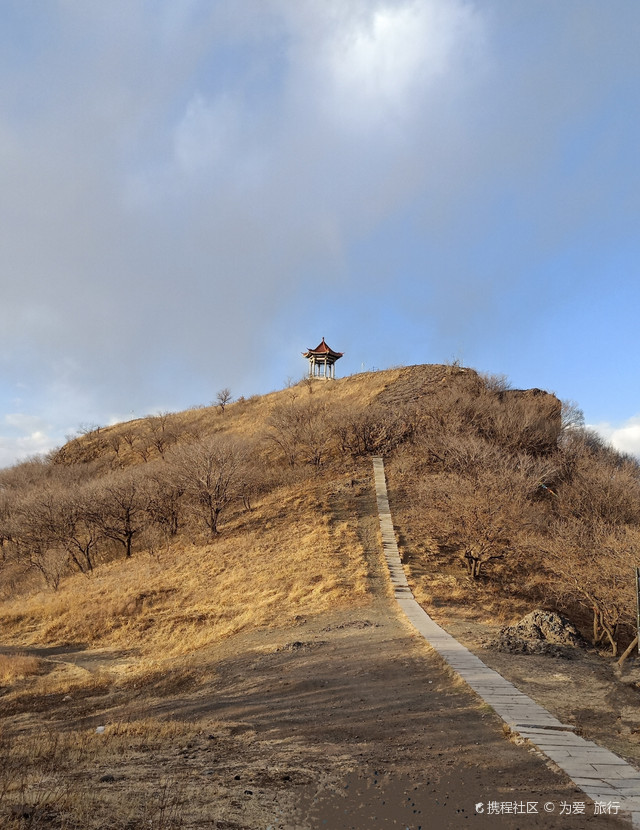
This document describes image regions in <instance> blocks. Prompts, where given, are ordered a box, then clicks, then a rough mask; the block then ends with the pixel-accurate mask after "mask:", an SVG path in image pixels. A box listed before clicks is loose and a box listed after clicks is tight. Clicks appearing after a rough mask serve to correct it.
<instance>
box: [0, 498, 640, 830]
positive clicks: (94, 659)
mask: <svg viewBox="0 0 640 830" xmlns="http://www.w3.org/2000/svg"><path fill="white" fill-rule="evenodd" d="M360 527H361V534H362V541H363V546H364V548H365V551H366V554H367V557H368V560H369V568H370V580H371V588H372V600H371V602H370V604H368V605H366V606H363V607H359V608H353V609H347V610H336V611H334V612H333V613H329V614H324V615H322V616H318V617H314V618H309V619H303V618H299V619H298V620H297V621H296V624H295V626H293V627H289V628H284V627H283V628H281V629H270V630H261V631H253V632H247V633H244V634H240V635H237V636H235V637H234V638H233V639H231V640H228V641H226V642H225V643H223V644H222V645H219V646H216V647H215V648H211V649H207V650H202V651H200V652H198V653H197V654H196V655H194V656H193V657H191V658H189V660H188V661H184V660H182V662H181V661H180V660H176V661H175V664H173V665H172V666H171V667H169V668H167V669H166V670H165V671H164V672H163V673H162V675H161V676H157V677H153V678H150V679H149V680H148V681H147V682H145V683H143V684H142V685H138V684H136V683H127V682H123V680H122V678H123V677H125V676H126V668H127V666H131V665H135V662H136V651H135V648H132V649H131V650H130V651H128V652H126V653H124V652H121V653H115V652H90V651H88V650H86V649H85V648H83V646H82V644H76V645H75V646H73V645H68V646H65V647H59V648H55V649H40V650H38V649H34V650H31V651H32V653H35V654H38V655H39V656H41V657H42V658H43V659H44V660H45V664H46V665H47V666H48V667H49V668H50V669H55V670H57V669H59V668H65V670H67V669H68V670H69V671H73V672H76V673H78V674H79V675H83V676H87V677H92V678H96V683H95V684H94V685H91V684H89V685H84V686H83V685H80V686H78V688H77V690H76V691H72V692H70V693H66V694H63V693H62V692H52V693H51V694H46V695H41V696H40V697H38V696H34V695H33V694H30V693H29V682H30V681H29V680H28V679H27V680H25V681H24V684H23V686H22V688H18V689H17V690H16V689H14V690H13V691H11V692H10V693H5V694H4V695H2V696H0V735H3V736H4V739H5V742H6V743H5V745H6V747H7V753H8V754H7V758H8V757H9V754H10V753H11V752H14V753H15V752H17V750H15V747H17V746H21V745H24V746H25V747H27V750H26V754H25V755H24V757H23V759H22V763H23V764H27V765H32V766H33V767H34V769H35V771H36V772H37V773H38V776H36V778H37V780H35V781H34V782H31V783H30V784H29V786H28V787H27V788H23V789H22V790H19V788H18V790H17V792H18V795H14V796H12V795H11V793H10V792H9V793H4V796H5V797H4V798H3V797H2V796H3V792H2V780H1V779H0V827H6V828H16V829H17V828H20V830H25V829H26V828H27V827H28V828H31V829H32V830H35V828H41V827H42V828H44V827H47V828H60V829H61V830H72V829H73V830H80V828H82V830H138V828H140V830H141V829H142V828H154V830H168V828H189V830H199V829H200V828H218V830H243V828H246V830H248V829H249V828H252V830H253V828H255V829H256V830H257V828H261V830H267V828H270V830H316V828H327V829H328V830H343V829H344V830H347V828H354V830H360V829H361V828H362V829H363V830H365V828H366V829H367V830H368V828H377V827H380V828H383V827H384V828H387V827H388V828H411V830H426V828H437V830H440V828H451V830H458V828H465V827H477V828H505V830H515V828H541V827H545V828H583V827H593V828H605V827H607V828H608V827H612V828H613V827H624V826H628V825H627V824H626V822H624V821H623V820H622V819H621V818H620V817H617V816H614V815H595V814H594V812H595V811H594V805H593V804H592V803H591V802H589V801H588V800H587V799H586V798H585V797H584V795H583V794H582V792H581V791H580V790H578V789H577V788H576V787H575V786H574V785H573V784H572V783H571V782H570V781H569V779H568V778H567V777H566V775H564V774H563V773H562V772H560V771H558V770H557V769H555V768H553V765H551V764H550V763H548V762H547V761H546V760H545V759H544V758H542V757H540V756H539V754H538V753H537V752H536V751H534V750H532V749H531V748H529V747H527V746H523V745H516V743H514V742H512V741H511V740H510V739H509V738H508V736H507V735H505V732H504V730H503V728H502V722H501V721H500V719H499V718H498V717H497V716H496V715H495V714H494V713H493V711H492V710H491V709H490V708H489V707H488V706H486V705H485V704H483V703H482V702H481V701H480V699H479V698H478V697H476V696H475V695H474V693H473V692H471V691H470V690H469V689H468V687H467V686H466V685H465V684H464V683H462V682H461V681H460V680H458V679H456V677H455V675H453V673H452V672H451V671H450V670H449V669H448V668H446V667H445V665H444V664H443V662H442V661H441V659H440V658H439V657H438V656H437V655H436V654H435V653H434V652H433V650H432V649H431V648H430V647H429V646H428V645H427V644H426V643H425V641H424V640H423V639H422V638H420V637H419V636H418V635H417V634H415V633H414V631H413V629H412V628H411V627H410V626H409V624H408V623H407V622H406V621H404V619H403V618H402V617H401V616H400V613H399V611H398V610H397V606H396V604H395V602H394V601H393V600H392V599H391V598H390V597H389V595H388V589H387V587H386V585H387V583H386V580H385V576H384V570H383V562H382V557H381V554H380V552H379V549H378V545H377V537H376V535H375V517H374V516H373V515H372V514H371V512H370V511H369V512H368V513H366V514H365V513H364V512H363V513H362V515H361V516H360ZM445 624H446V625H447V627H448V629H449V630H450V631H451V632H452V633H453V634H455V635H456V636H459V637H460V639H461V640H463V641H466V642H467V643H469V645H471V646H472V647H473V648H474V650H476V651H477V653H479V654H480V656H481V657H482V658H483V659H485V660H486V662H487V663H489V665H491V666H492V667H494V668H496V669H498V670H499V671H501V672H503V673H504V674H505V676H507V677H509V679H511V680H513V681H514V682H515V683H516V684H517V685H518V686H519V687H520V688H521V689H522V690H523V691H525V692H526V693H528V694H531V695H532V696H533V697H534V698H535V699H536V700H538V701H539V702H540V703H542V704H543V705H545V706H547V707H548V708H549V709H551V710H552V711H554V712H555V713H556V714H558V715H559V716H560V717H561V718H562V719H563V720H566V721H569V722H575V723H577V724H579V725H580V727H581V728H583V729H584V734H585V735H586V736H587V737H595V738H596V739H599V738H600V735H601V734H603V735H604V734H606V735H607V736H608V741H607V744H608V745H610V746H611V747H612V748H613V749H614V750H616V751H620V752H621V754H623V755H625V756H626V757H628V758H631V760H633V758H637V757H638V755H637V753H636V752H635V747H636V744H635V743H634V741H633V740H632V739H631V735H632V733H631V728H632V727H631V723H632V719H631V718H630V717H629V710H631V709H633V708H634V706H637V703H636V701H637V692H636V691H635V689H632V688H629V687H624V686H615V687H614V686H613V685H612V682H611V677H610V676H609V675H608V674H607V671H608V669H605V668H602V666H603V664H602V663H601V662H593V660H596V661H597V660H598V658H595V657H593V655H591V656H589V655H581V656H580V657H577V658H576V659H575V660H571V661H560V660H558V659H555V658H550V657H531V656H522V655H518V656H514V655H503V654H500V653H497V652H495V653H494V652H491V651H490V650H488V649H486V647H484V646H483V642H484V639H483V638H486V637H487V636H488V635H489V634H490V631H489V630H488V628H486V627H485V628H482V627H479V626H478V625H477V624H475V623H474V622H473V621H472V620H470V619H468V618H467V619H464V618H458V619H453V618H451V619H449V620H448V621H445ZM1 650H2V649H0V651H1ZM20 650H21V651H22V652H25V651H26V652H28V651H29V649H20ZM618 719H619V720H618ZM633 722H634V723H635V721H633ZM616 723H621V724H623V725H625V724H626V727H628V730H629V735H626V733H625V734H623V731H617V732H615V734H614V731H615V730H614V726H615V724H616ZM100 727H104V731H102V730H100V731H99V732H97V731H96V730H97V729H98V728H100ZM626 727H625V728H626ZM41 736H44V737H45V738H46V748H45V749H43V748H42V745H41V744H40V743H37V741H38V740H40V737H41ZM621 736H622V737H624V738H625V744H624V746H625V750H624V751H622V750H621V749H620V747H619V746H618V744H617V742H618V741H620V740H622V737H621ZM30 741H33V742H34V743H33V744H30V743H29V742H30ZM603 742H604V741H603ZM30 745H32V746H34V747H37V749H34V750H29V749H28V748H29V746H30ZM12 747H14V749H12ZM631 749H633V750H634V751H633V752H632V751H631ZM47 753H48V754H47ZM11 757H13V756H11ZM47 758H50V759H53V760H51V761H50V762H47ZM38 763H40V767H38V766H37V765H38ZM16 764H18V765H19V759H18V761H17V762H16ZM1 766H2V758H0V767H1ZM9 766H10V765H9ZM16 776H17V777H16ZM12 780H14V781H19V773H16V774H15V775H14V779H12ZM14 789H15V788H14ZM545 805H546V806H545ZM527 810H528V812H527Z"/></svg>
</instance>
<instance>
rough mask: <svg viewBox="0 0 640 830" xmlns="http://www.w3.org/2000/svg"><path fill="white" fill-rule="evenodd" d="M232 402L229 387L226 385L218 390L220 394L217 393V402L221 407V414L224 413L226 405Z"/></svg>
mask: <svg viewBox="0 0 640 830" xmlns="http://www.w3.org/2000/svg"><path fill="white" fill-rule="evenodd" d="M230 402H231V390H230V389H227V388H226V387H225V388H224V389H221V390H220V391H219V392H218V394H217V395H216V404H217V405H218V407H219V409H220V414H221V415H224V410H225V407H226V405H227V404H228V403H230Z"/></svg>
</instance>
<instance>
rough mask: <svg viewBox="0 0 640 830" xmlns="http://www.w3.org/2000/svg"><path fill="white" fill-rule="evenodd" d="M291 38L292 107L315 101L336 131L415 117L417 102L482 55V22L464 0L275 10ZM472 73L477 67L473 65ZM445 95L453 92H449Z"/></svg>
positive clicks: (361, 0)
mask: <svg viewBox="0 0 640 830" xmlns="http://www.w3.org/2000/svg"><path fill="white" fill-rule="evenodd" d="M281 9H282V13H283V15H284V17H285V19H286V20H287V23H288V26H289V30H290V32H291V34H292V35H293V37H292V47H291V55H290V57H291V63H292V82H293V84H294V88H296V87H295V85H296V84H297V85H299V86H298V87H297V92H298V95H297V96H295V101H296V106H298V107H300V106H301V105H302V106H304V104H303V99H304V98H306V100H307V101H309V102H312V104H311V105H312V106H317V105H318V104H320V106H321V109H322V110H323V111H324V115H325V116H327V115H328V116H329V117H332V118H333V120H334V121H335V123H337V124H338V125H342V126H349V127H353V126H354V125H357V126H361V127H363V128H370V127H371V126H373V124H374V123H380V122H383V121H385V120H386V119H389V118H393V119H400V120H401V121H404V120H405V119H409V118H411V117H412V116H413V115H416V114H417V115H419V114H420V111H421V107H422V104H423V103H424V102H423V101H422V100H421V98H422V96H423V95H424V93H425V92H428V91H429V90H430V89H431V88H432V87H434V86H436V85H437V84H438V82H441V81H442V82H445V81H446V82H447V83H448V84H451V81H452V76H454V75H455V74H456V71H457V70H458V69H459V68H460V66H461V65H462V64H463V62H467V61H469V57H470V56H472V57H471V60H472V61H473V60H475V59H477V58H478V57H479V56H480V54H481V53H482V51H483V49H482V44H483V42H484V32H483V25H482V20H481V18H480V16H479V15H477V14H476V12H475V10H474V8H473V7H472V6H471V5H470V4H469V3H468V2H465V0H421V2H416V0H413V1H410V2H393V0H386V2H374V3H372V2H369V0H350V2H344V0H342V1H341V2H334V3H322V4H316V3H309V2H306V3H297V4H295V5H294V4H289V5H287V4H286V3H285V4H283V5H281ZM476 68H477V67H476ZM449 94H451V89H449Z"/></svg>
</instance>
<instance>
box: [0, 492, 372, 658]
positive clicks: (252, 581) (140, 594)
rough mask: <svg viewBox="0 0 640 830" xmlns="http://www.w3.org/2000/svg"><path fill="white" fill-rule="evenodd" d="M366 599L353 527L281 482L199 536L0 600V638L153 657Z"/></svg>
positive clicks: (317, 499)
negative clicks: (221, 527) (52, 587)
mask: <svg viewBox="0 0 640 830" xmlns="http://www.w3.org/2000/svg"><path fill="white" fill-rule="evenodd" d="M366 601H367V593H366V568H365V564H364V560H363V555H362V548H361V545H360V543H359V541H358V538H357V535H356V533H355V530H354V529H353V528H352V527H351V526H350V525H349V523H348V522H347V521H345V522H342V523H338V524H333V525H332V524H331V522H330V519H329V516H328V514H327V504H326V503H324V502H323V500H322V498H321V497H318V496H317V495H315V494H314V493H313V492H310V493H309V492H308V493H299V492H298V491H297V490H295V489H294V488H288V489H287V488H283V489H281V490H280V491H278V492H277V493H274V494H273V495H272V496H270V498H269V499H267V500H265V501H264V502H262V503H261V504H260V505H259V506H258V507H257V508H256V509H255V510H254V511H252V512H251V513H248V514H247V513H245V514H242V515H241V516H238V517H236V519H235V520H234V522H233V523H231V524H230V525H228V526H227V527H226V529H225V532H224V533H223V534H222V535H221V536H220V538H219V539H217V540H215V541H214V542H211V543H209V544H205V545H201V546H197V545H189V546H187V547H176V548H174V549H172V550H168V551H165V552H163V553H161V554H158V555H153V556H152V555H149V554H139V555H137V556H136V557H135V558H134V559H133V560H129V561H124V560H120V561H116V562H112V563H110V564H108V565H105V566H102V567H101V568H100V569H99V570H98V572H97V573H96V575H95V576H94V577H92V578H91V579H87V578H86V577H83V576H80V575H78V576H75V577H72V578H70V579H68V580H67V581H66V582H65V583H64V584H63V585H62V586H61V588H60V590H59V591H58V592H55V593H53V592H38V593H35V594H33V595H31V596H30V597H28V598H21V599H20V600H19V601H14V602H5V603H3V604H2V605H1V606H0V625H2V629H3V632H4V637H5V639H8V638H11V639H12V640H13V642H15V643H19V644H20V645H28V644H37V645H46V644H58V643H82V644H88V645H90V646H91V647H94V648H95V647H98V648H114V647H115V648H120V649H129V648H135V649H136V651H138V652H139V653H140V654H141V655H145V656H147V657H154V658H157V659H163V658H167V657H175V656H178V655H184V654H187V653H190V652H193V651H194V650H197V649H199V648H202V647H204V646H208V645H211V644H213V643H215V642H218V641H220V640H222V639H224V638H227V637H230V636H231V635H233V634H236V633H238V632H239V631H243V630H247V629H250V628H257V627H264V626H277V625H280V624H283V623H286V622H288V621H290V620H291V619H293V618H294V617H295V616H296V615H313V614H320V613H322V612H323V611H326V610H329V609H335V608H339V607H345V606H348V605H353V604H354V603H364V602H366Z"/></svg>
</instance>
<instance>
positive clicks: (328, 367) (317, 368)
mask: <svg viewBox="0 0 640 830" xmlns="http://www.w3.org/2000/svg"><path fill="white" fill-rule="evenodd" d="M343 354H344V352H334V351H333V349H332V348H330V347H329V346H327V344H326V343H325V342H324V337H323V338H322V343H320V345H319V346H316V347H315V349H308V350H307V351H306V352H303V353H302V356H303V357H306V358H307V360H308V361H309V377H310V378H335V376H336V366H335V363H336V360H340V358H341V357H342V355H343Z"/></svg>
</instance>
